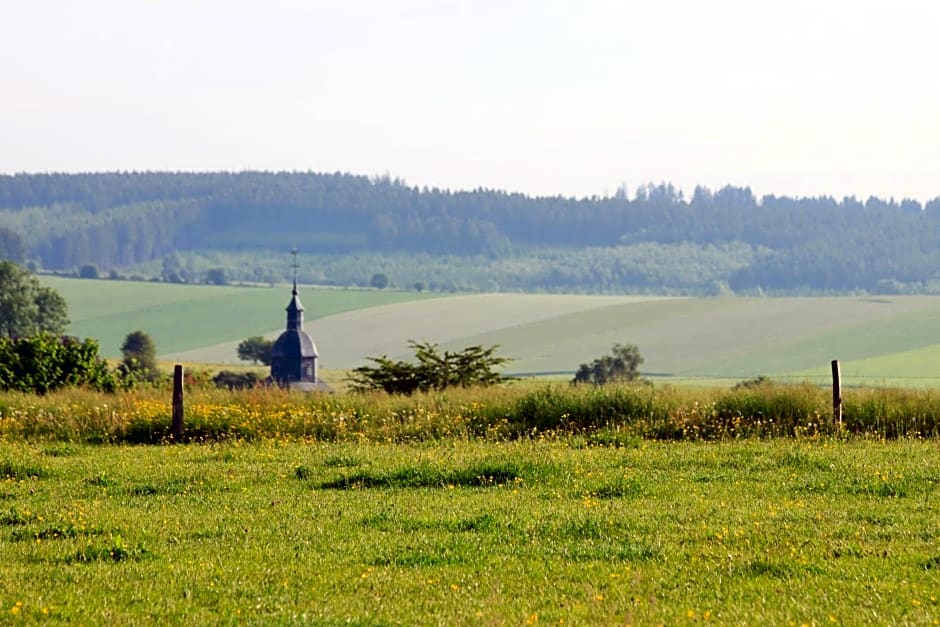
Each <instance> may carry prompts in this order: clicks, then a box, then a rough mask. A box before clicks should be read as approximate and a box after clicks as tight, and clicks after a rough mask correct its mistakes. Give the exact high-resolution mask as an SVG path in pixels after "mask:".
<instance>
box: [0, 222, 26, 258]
mask: <svg viewBox="0 0 940 627" xmlns="http://www.w3.org/2000/svg"><path fill="white" fill-rule="evenodd" d="M23 254H24V249H23V240H22V239H21V238H20V236H19V234H18V233H17V232H16V231H14V230H12V229H8V228H6V227H3V226H0V260H7V261H12V262H14V263H20V262H21V261H23Z"/></svg>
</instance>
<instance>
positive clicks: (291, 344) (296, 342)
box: [271, 249, 329, 390]
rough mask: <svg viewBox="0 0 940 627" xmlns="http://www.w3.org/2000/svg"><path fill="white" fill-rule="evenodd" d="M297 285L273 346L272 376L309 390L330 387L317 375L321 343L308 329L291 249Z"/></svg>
mask: <svg viewBox="0 0 940 627" xmlns="http://www.w3.org/2000/svg"><path fill="white" fill-rule="evenodd" d="M291 255H293V262H292V263H291V268H292V269H293V271H294V272H293V274H294V276H293V279H294V281H293V286H292V289H291V299H290V302H289V303H288V304H287V329H286V330H285V331H284V332H283V333H281V335H280V337H278V338H277V341H275V342H274V346H273V347H272V348H271V379H272V380H274V381H276V382H277V383H278V384H279V385H285V386H292V387H296V386H301V388H302V389H308V390H329V386H328V385H326V384H325V383H323V382H322V381H320V379H319V376H318V375H317V358H318V357H319V355H318V354H317V346H316V344H314V343H313V338H311V337H310V336H309V335H307V333H306V332H305V331H304V306H303V305H301V304H300V297H299V296H298V295H297V268H298V264H297V250H296V249H294V250H292V251H291Z"/></svg>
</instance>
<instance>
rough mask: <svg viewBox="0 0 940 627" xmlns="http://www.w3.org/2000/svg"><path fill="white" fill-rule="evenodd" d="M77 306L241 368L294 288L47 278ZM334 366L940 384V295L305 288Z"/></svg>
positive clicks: (115, 326) (184, 355) (95, 330)
mask: <svg viewBox="0 0 940 627" xmlns="http://www.w3.org/2000/svg"><path fill="white" fill-rule="evenodd" d="M44 280H45V281H46V282H47V283H49V284H51V285H53V286H54V287H56V288H57V289H59V290H60V291H61V292H62V293H63V294H64V295H65V296H66V298H67V299H68V301H69V304H70V312H71V316H72V319H73V321H74V322H73V325H72V332H73V333H74V334H76V335H80V336H93V337H99V338H101V340H102V347H103V349H104V352H105V353H106V354H108V355H116V354H118V347H119V346H120V342H121V340H122V339H123V337H124V335H125V334H126V333H127V332H129V331H131V330H134V329H138V328H139V329H143V330H146V331H148V332H150V333H151V334H152V336H153V337H154V339H155V341H156V343H157V347H158V350H159V351H160V353H161V356H162V357H163V358H165V359H168V360H179V361H185V362H202V363H235V362H237V357H236V354H235V347H236V345H237V343H238V341H240V340H241V339H243V338H245V337H247V336H249V335H259V334H264V335H267V336H269V337H276V336H277V334H278V333H279V332H280V330H281V329H282V328H283V325H284V320H283V315H284V314H283V308H284V306H285V305H286V303H287V300H288V298H289V292H288V290H287V289H286V288H284V287H280V288H276V289H271V288H251V287H206V286H174V285H165V284H149V283H130V282H118V281H80V280H65V279H48V278H47V279H44ZM301 298H302V300H303V302H304V306H305V307H306V312H305V315H306V319H307V321H308V324H307V325H306V328H307V331H308V332H309V333H310V334H311V335H312V336H313V338H314V340H315V341H316V342H317V346H318V348H319V352H320V356H321V360H320V363H321V365H322V366H323V367H324V368H327V369H336V370H345V369H348V368H352V367H355V366H358V365H361V364H362V363H364V360H365V358H366V357H368V356H371V355H381V354H387V355H389V356H391V357H396V358H402V357H407V355H408V352H407V342H408V340H409V339H415V340H429V341H432V342H437V343H439V344H441V345H442V346H444V347H445V348H453V349H461V348H463V347H466V346H469V345H472V344H478V343H479V344H484V345H491V344H498V345H500V347H501V353H502V354H504V355H507V356H509V357H512V358H513V361H512V362H511V363H510V364H509V365H508V367H507V369H506V370H507V372H509V373H525V374H549V375H552V374H554V375H556V376H559V377H566V376H570V374H571V373H573V372H574V370H576V369H577V367H578V365H579V364H580V363H582V362H586V361H590V360H592V359H594V358H595V357H598V356H599V355H601V354H603V353H605V352H607V351H608V350H609V348H610V347H611V345H613V344H614V343H616V342H620V343H634V344H637V345H638V346H639V347H640V351H641V352H642V354H643V355H644V357H645V358H646V363H645V364H644V365H643V370H644V371H645V372H646V373H647V374H648V375H649V376H652V377H653V378H658V377H670V378H672V379H678V380H683V381H687V382H695V381H714V380H725V381H732V382H733V381H739V380H742V379H748V378H753V377H756V376H759V375H767V376H774V377H781V378H794V379H804V378H807V379H810V380H813V381H818V382H825V381H827V380H828V377H829V362H830V361H831V360H832V359H839V360H840V361H841V362H842V372H843V377H844V379H845V381H846V383H847V384H859V383H890V384H893V385H903V386H933V385H940V297H934V296H896V297H879V298H868V297H848V296H846V297H825V298H822V297H820V298H698V299H694V298H665V297H647V296H585V295H545V294H472V295H456V296H455V295H430V294H426V293H425V294H418V293H409V292H378V291H374V290H336V289H315V288H302V290H301Z"/></svg>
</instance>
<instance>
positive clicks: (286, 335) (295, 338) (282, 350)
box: [271, 329, 320, 358]
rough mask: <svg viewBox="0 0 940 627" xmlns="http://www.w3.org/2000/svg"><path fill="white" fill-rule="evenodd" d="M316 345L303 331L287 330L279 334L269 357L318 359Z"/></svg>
mask: <svg viewBox="0 0 940 627" xmlns="http://www.w3.org/2000/svg"><path fill="white" fill-rule="evenodd" d="M319 355H320V354H319V353H317V345H316V344H314V343H313V339H312V338H311V337H310V336H309V335H307V333H306V332H305V331H304V330H303V329H288V330H287V331H284V332H283V333H281V335H280V337H278V338H277V341H275V342H274V346H273V347H272V348H271V357H272V358H276V357H288V358H290V357H319Z"/></svg>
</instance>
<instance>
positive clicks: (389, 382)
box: [349, 341, 509, 394]
mask: <svg viewBox="0 0 940 627" xmlns="http://www.w3.org/2000/svg"><path fill="white" fill-rule="evenodd" d="M408 345H409V346H411V348H413V349H414V351H415V359H416V360H417V363H410V362H405V361H393V360H391V359H389V358H388V357H386V356H384V355H383V356H382V357H369V361H372V362H373V363H375V366H360V367H358V368H355V369H354V370H353V371H352V375H351V376H350V377H349V380H350V382H351V383H352V389H353V390H355V391H359V392H365V391H369V390H384V391H385V392H387V393H389V394H412V393H414V392H416V391H422V392H427V391H429V390H443V389H445V388H449V387H473V386H490V385H495V384H497V383H500V382H502V381H505V380H506V377H503V376H502V375H501V374H499V373H498V372H496V370H495V368H496V367H497V366H500V365H501V364H504V363H506V362H507V361H509V359H508V358H506V357H499V356H497V355H496V349H497V347H496V346H491V347H489V348H483V347H482V346H470V347H467V348H465V349H464V350H463V351H461V352H457V353H452V352H450V351H445V352H444V353H443V354H442V353H441V352H440V350H439V349H438V347H437V345H436V344H432V343H430V342H423V343H419V342H415V341H410V342H409V343H408Z"/></svg>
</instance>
